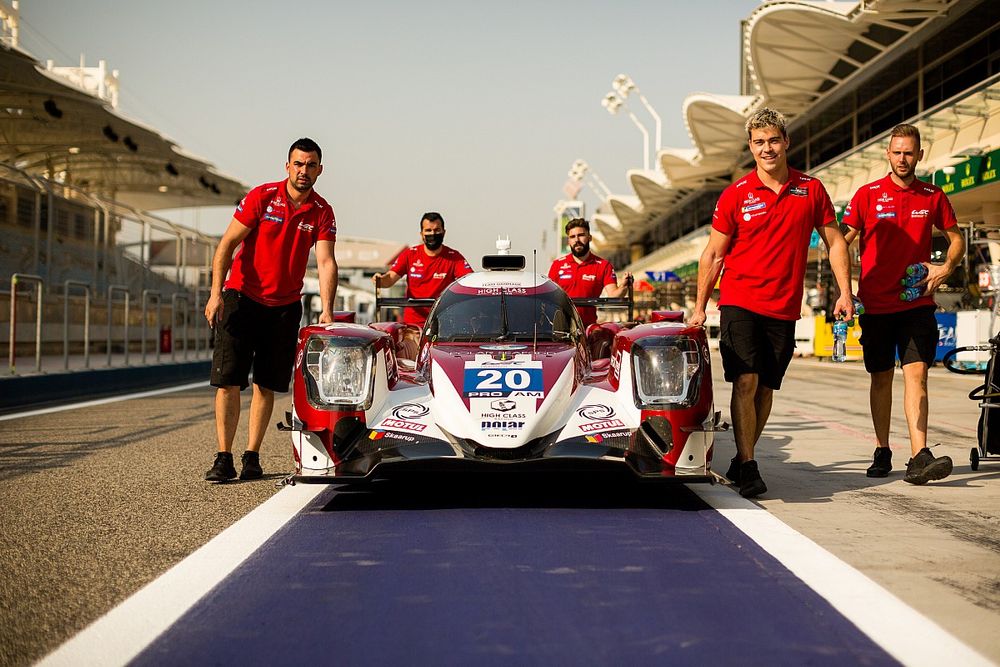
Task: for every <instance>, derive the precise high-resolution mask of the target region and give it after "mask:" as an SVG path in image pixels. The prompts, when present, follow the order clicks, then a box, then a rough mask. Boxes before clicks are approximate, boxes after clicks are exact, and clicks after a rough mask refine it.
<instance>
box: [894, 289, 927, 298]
mask: <svg viewBox="0 0 1000 667" xmlns="http://www.w3.org/2000/svg"><path fill="white" fill-rule="evenodd" d="M923 293H924V291H923V290H922V289H920V288H919V287H907V288H906V289H904V290H903V291H902V292H900V293H899V300H900V301H913V300H914V299H918V298H920V296H921V295H922V294H923Z"/></svg>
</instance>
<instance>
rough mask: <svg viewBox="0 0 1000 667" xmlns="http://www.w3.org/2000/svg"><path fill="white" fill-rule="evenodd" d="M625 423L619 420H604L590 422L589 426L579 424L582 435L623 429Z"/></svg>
mask: <svg viewBox="0 0 1000 667" xmlns="http://www.w3.org/2000/svg"><path fill="white" fill-rule="evenodd" d="M624 427H625V422H623V421H622V420H621V419H604V420H602V421H596V422H590V423H589V424H580V430H581V431H583V432H584V433H593V432H595V431H610V430H612V429H616V428H624Z"/></svg>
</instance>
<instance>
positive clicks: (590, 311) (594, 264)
mask: <svg viewBox="0 0 1000 667" xmlns="http://www.w3.org/2000/svg"><path fill="white" fill-rule="evenodd" d="M549 280H551V281H552V282H554V283H556V284H557V285H559V287H561V288H563V291H565V292H566V294H568V295H569V296H570V297H571V298H574V299H592V298H595V297H599V296H601V292H603V291H604V286H605V285H617V284H618V276H616V275H615V269H614V267H613V266H611V262H609V261H608V260H606V259H604V258H603V257H598V256H597V255H595V254H594V253H590V254H589V255H587V259H585V260H583V261H582V262H577V261H576V259H574V257H573V253H569V254H567V255H563V256H562V257H560V258H558V259H556V261H554V262H552V266H550V267H549ZM577 310H578V311H580V318H581V319H582V320H583V326H589V325H591V324H593V323H594V322H596V321H597V309H596V308H594V307H593V306H582V307H580V308H577Z"/></svg>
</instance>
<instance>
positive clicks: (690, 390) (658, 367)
mask: <svg viewBox="0 0 1000 667" xmlns="http://www.w3.org/2000/svg"><path fill="white" fill-rule="evenodd" d="M700 370H701V357H700V354H699V352H698V346H697V343H696V342H695V341H693V340H691V339H690V338H685V337H683V336H663V337H659V336H658V337H656V338H643V339H640V340H638V341H636V342H635V343H634V344H633V345H632V377H633V384H634V386H635V397H636V404H637V405H638V406H639V407H641V408H659V409H664V408H670V407H690V406H692V405H694V404H695V403H697V401H698V385H699V383H698V382H697V381H696V379H697V377H698V373H699V371H700Z"/></svg>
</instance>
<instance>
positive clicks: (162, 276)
mask: <svg viewBox="0 0 1000 667" xmlns="http://www.w3.org/2000/svg"><path fill="white" fill-rule="evenodd" d="M216 244H217V239H216V238H215V237H211V236H208V235H206V234H202V233H201V232H198V231H196V230H193V229H190V228H187V227H185V226H183V225H179V224H177V223H174V222H172V221H169V220H165V219H163V218H160V217H157V216H155V215H152V214H150V213H147V212H145V211H140V210H137V209H134V208H131V207H128V206H125V205H123V204H121V203H120V202H116V201H114V200H113V199H110V198H103V197H100V196H97V195H95V194H93V193H89V192H86V191H84V190H82V189H80V188H77V187H72V186H67V185H63V184H60V183H56V182H52V181H48V180H45V179H40V178H37V177H33V176H31V175H29V174H27V173H25V172H23V171H21V170H19V169H17V168H15V167H12V166H10V165H6V164H0V342H2V343H4V344H6V346H7V353H8V363H9V367H10V368H9V370H10V373H14V374H16V373H23V372H39V371H42V370H45V371H50V370H54V369H68V368H93V367H97V364H100V365H105V366H111V365H131V364H136V363H162V362H164V361H165V360H167V359H168V358H169V360H171V361H178V360H187V359H192V358H202V357H205V356H207V353H208V348H209V345H210V340H211V337H210V330H209V328H208V326H207V325H206V323H205V320H204V317H203V316H202V314H201V313H202V311H203V310H204V304H205V302H206V300H207V299H208V294H209V285H210V275H211V261H212V256H213V254H214V252H215V247H216ZM4 300H6V303H4ZM5 315H6V317H7V320H6V321H3V319H2V318H3V317H4V316H5ZM98 357H100V359H98Z"/></svg>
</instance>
